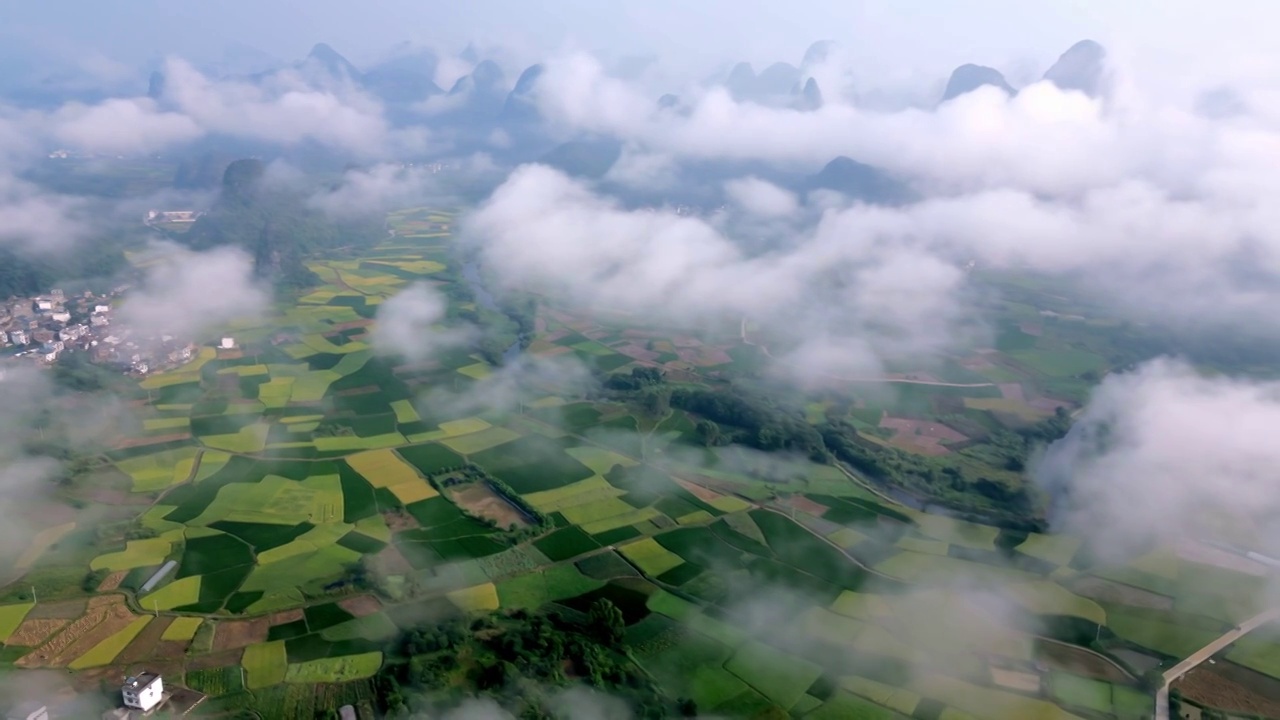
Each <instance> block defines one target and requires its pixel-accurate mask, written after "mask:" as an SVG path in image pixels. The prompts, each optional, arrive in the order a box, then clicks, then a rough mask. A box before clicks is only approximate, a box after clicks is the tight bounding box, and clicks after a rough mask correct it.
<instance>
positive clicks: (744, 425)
mask: <svg viewBox="0 0 1280 720" xmlns="http://www.w3.org/2000/svg"><path fill="white" fill-rule="evenodd" d="M671 405H672V407H677V408H680V409H682V410H687V411H689V412H691V413H694V414H695V415H700V416H701V417H703V418H705V419H707V420H710V421H712V422H714V423H717V424H718V426H719V428H718V431H717V432H711V428H710V427H709V426H708V427H706V428H704V429H703V430H702V431H700V433H699V434H700V436H703V437H708V438H714V442H712V443H708V444H722V443H724V442H726V441H727V442H739V443H742V444H743V445H748V446H751V447H754V448H757V449H759V450H764V451H766V452H773V451H778V450H787V451H790V452H798V453H803V454H805V455H809V456H810V457H812V458H813V459H814V460H816V461H819V462H824V461H825V460H826V447H825V445H824V444H823V439H822V435H820V434H819V433H818V431H817V430H816V429H814V427H813V426H812V425H810V424H809V423H808V422H807V421H806V420H805V418H804V415H803V414H802V413H800V412H799V411H796V410H792V409H788V408H782V407H779V406H777V405H776V404H775V403H773V402H772V401H770V400H769V399H766V398H763V397H759V396H756V395H754V394H750V393H748V392H746V391H745V390H742V389H734V390H733V391H725V390H702V389H698V388H679V389H677V390H674V391H673V392H672V393H671Z"/></svg>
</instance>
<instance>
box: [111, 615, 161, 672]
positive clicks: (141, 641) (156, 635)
mask: <svg viewBox="0 0 1280 720" xmlns="http://www.w3.org/2000/svg"><path fill="white" fill-rule="evenodd" d="M172 622H173V618H171V617H158V618H155V619H153V620H152V621H151V622H149V623H147V626H146V627H144V628H142V632H140V633H138V637H136V638H134V639H133V642H131V643H129V645H128V647H126V648H125V649H124V650H122V651H121V652H120V654H119V655H118V656H117V657H116V660H115V661H116V663H119V664H125V665H127V664H129V663H136V662H143V661H145V660H148V659H150V658H151V657H153V656H154V655H155V649H156V645H157V644H159V643H160V636H161V635H163V634H164V631H165V628H167V627H169V624H170V623H172Z"/></svg>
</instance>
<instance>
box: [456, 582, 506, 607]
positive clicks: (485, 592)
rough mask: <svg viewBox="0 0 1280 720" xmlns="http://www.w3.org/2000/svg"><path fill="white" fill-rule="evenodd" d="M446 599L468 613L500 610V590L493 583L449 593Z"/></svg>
mask: <svg viewBox="0 0 1280 720" xmlns="http://www.w3.org/2000/svg"><path fill="white" fill-rule="evenodd" d="M446 597H448V598H449V601H450V602H452V603H453V604H454V605H457V606H458V607H459V608H460V609H462V610H466V611H476V610H497V609H498V588H497V587H495V586H494V584H493V583H485V584H483V585H476V586H475V587H469V588H466V589H465V590H454V591H453V592H451V593H447V594H446Z"/></svg>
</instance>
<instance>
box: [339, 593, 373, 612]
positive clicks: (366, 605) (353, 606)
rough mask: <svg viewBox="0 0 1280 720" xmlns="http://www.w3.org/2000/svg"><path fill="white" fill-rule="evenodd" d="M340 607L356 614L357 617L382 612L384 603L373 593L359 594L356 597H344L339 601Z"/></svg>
mask: <svg viewBox="0 0 1280 720" xmlns="http://www.w3.org/2000/svg"><path fill="white" fill-rule="evenodd" d="M338 607H340V608H342V609H343V610H346V611H347V612H349V613H351V614H352V615H355V616H356V617H364V616H366V615H373V614H374V613H377V612H381V610H382V603H381V602H380V601H379V600H378V598H376V597H374V596H372V595H357V596H355V597H349V598H343V599H342V600H339V601H338Z"/></svg>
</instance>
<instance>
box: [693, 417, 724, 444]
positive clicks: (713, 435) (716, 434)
mask: <svg viewBox="0 0 1280 720" xmlns="http://www.w3.org/2000/svg"><path fill="white" fill-rule="evenodd" d="M693 432H694V434H695V435H697V436H698V441H699V442H701V443H702V444H703V445H706V446H707V447H711V446H713V445H718V444H719V443H720V426H719V425H717V424H715V423H714V422H711V421H710V420H699V421H698V422H697V424H696V425H694V426H693Z"/></svg>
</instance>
